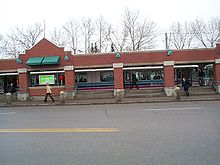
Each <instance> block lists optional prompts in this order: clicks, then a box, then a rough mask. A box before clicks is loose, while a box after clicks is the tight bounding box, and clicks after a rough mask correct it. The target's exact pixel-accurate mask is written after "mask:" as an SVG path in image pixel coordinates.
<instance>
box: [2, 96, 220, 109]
mask: <svg viewBox="0 0 220 165" xmlns="http://www.w3.org/2000/svg"><path fill="white" fill-rule="evenodd" d="M214 100H220V95H217V94H216V95H202V96H182V97H181V99H180V101H177V100H176V99H175V98H174V97H166V96H164V97H151V98H149V97H147V98H143V97H141V98H123V99H121V101H116V99H115V98H107V99H104V98H103V99H73V100H66V101H65V103H61V102H60V100H56V101H55V102H54V103H53V102H52V101H50V100H49V101H48V102H46V103H45V102H44V101H43V100H42V101H41V100H37V101H14V102H12V103H11V104H9V105H7V104H6V102H0V107H18V106H63V105H95V104H132V103H158V102H184V101H214Z"/></svg>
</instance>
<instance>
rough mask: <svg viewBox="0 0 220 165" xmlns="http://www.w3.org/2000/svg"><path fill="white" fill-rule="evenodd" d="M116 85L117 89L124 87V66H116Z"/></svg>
mask: <svg viewBox="0 0 220 165" xmlns="http://www.w3.org/2000/svg"><path fill="white" fill-rule="evenodd" d="M114 86H115V89H124V83H123V68H114Z"/></svg>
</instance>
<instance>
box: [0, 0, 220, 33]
mask: <svg viewBox="0 0 220 165" xmlns="http://www.w3.org/2000/svg"><path fill="white" fill-rule="evenodd" d="M127 7H128V8H129V9H131V10H136V9H138V10H139V11H140V13H141V15H143V16H147V17H148V18H149V19H151V20H153V21H155V22H156V23H157V25H158V26H159V27H161V28H162V29H166V28H168V27H169V26H170V25H171V24H172V23H173V22H177V21H180V22H184V21H191V20H194V19H196V18H197V17H199V18H203V19H204V20H208V19H210V18H211V17H216V16H220V0H184V1H183V0H182V1H180V0H1V3H0V34H2V35H5V33H7V32H10V29H11V28H12V27H14V26H15V25H16V26H19V27H20V26H24V27H25V26H26V25H32V24H34V23H36V22H42V23H43V21H44V20H45V22H46V26H47V28H49V29H52V28H54V27H58V28H59V27H60V25H62V24H64V23H65V22H67V21H68V20H69V19H71V18H76V19H78V18H81V17H91V18H94V19H96V18H98V17H99V16H100V15H102V16H104V18H105V19H106V20H107V21H108V22H109V23H111V24H114V25H117V24H118V23H120V21H121V16H122V14H123V12H124V9H125V8H127Z"/></svg>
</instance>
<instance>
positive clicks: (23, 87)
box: [18, 73, 28, 93]
mask: <svg viewBox="0 0 220 165" xmlns="http://www.w3.org/2000/svg"><path fill="white" fill-rule="evenodd" d="M18 79H19V80H18V81H19V91H20V92H24V93H26V92H28V74H27V73H19V76H18Z"/></svg>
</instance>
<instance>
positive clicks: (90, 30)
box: [81, 18, 95, 53]
mask: <svg viewBox="0 0 220 165" xmlns="http://www.w3.org/2000/svg"><path fill="white" fill-rule="evenodd" d="M81 31H82V35H83V37H84V45H85V53H90V50H91V49H90V45H91V37H92V35H93V34H94V31H95V27H94V24H93V22H92V19H91V18H83V19H82V24H81Z"/></svg>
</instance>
